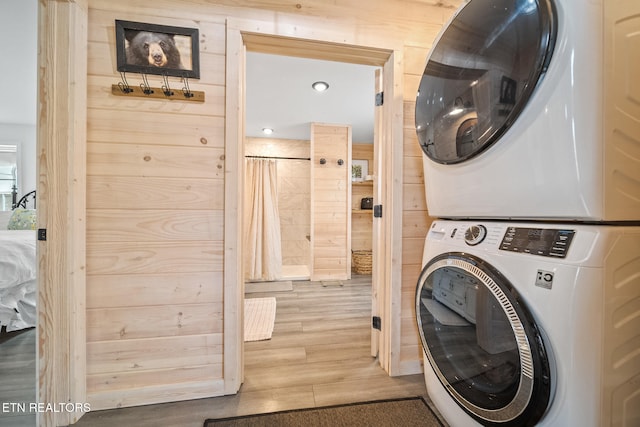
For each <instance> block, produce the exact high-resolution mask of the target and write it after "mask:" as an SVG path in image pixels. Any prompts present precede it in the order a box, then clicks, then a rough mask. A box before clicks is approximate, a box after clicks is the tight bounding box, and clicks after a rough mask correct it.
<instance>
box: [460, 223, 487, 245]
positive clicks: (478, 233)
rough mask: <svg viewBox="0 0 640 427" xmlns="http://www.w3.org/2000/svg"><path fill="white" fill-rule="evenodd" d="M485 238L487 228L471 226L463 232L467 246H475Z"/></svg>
mask: <svg viewBox="0 0 640 427" xmlns="http://www.w3.org/2000/svg"><path fill="white" fill-rule="evenodd" d="M485 237H487V228H486V227H485V226H484V225H480V224H477V225H472V226H471V227H469V228H467V230H466V231H465V232H464V241H465V243H466V244H467V245H469V246H475V245H477V244H479V243H480V242H482V241H483V240H484V238H485Z"/></svg>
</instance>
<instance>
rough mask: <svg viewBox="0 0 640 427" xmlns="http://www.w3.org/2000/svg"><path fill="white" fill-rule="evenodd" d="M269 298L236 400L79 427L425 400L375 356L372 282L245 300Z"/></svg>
mask: <svg viewBox="0 0 640 427" xmlns="http://www.w3.org/2000/svg"><path fill="white" fill-rule="evenodd" d="M263 296H275V297H276V300H277V309H276V321H275V328H274V332H273V337H272V339H271V340H268V341H258V342H248V343H245V353H244V357H245V376H244V383H243V385H242V387H241V388H240V391H239V392H238V394H236V395H232V396H223V397H215V398H209V399H198V400H189V401H184V402H173V403H165V404H158V405H148V406H140V407H133V408H122V409H114V410H106V411H95V412H90V413H88V414H86V415H85V416H84V417H82V418H81V419H80V421H79V422H78V423H76V424H75V425H76V426H80V427H82V426H91V427H102V426H104V427H106V426H108V427H112V426H134V425H135V426H137V427H146V426H149V427H151V426H153V427H157V426H163V427H164V426H180V427H191V426H193V427H196V426H198V427H201V426H202V424H203V421H204V420H205V419H206V418H222V417H230V416H236V415H246V414H256V413H265V412H274V411H280V410H286V409H297V408H308V407H319V406H326V405H334V404H342V403H352V402H360V401H368V400H377V399H387V398H396V397H407V396H418V395H420V396H425V397H426V389H425V385H424V377H423V375H421V374H420V375H409V376H403V377H393V378H392V377H389V376H388V375H387V374H386V373H385V372H384V370H382V368H380V366H379V365H378V361H377V360H376V359H374V358H372V357H371V356H370V354H369V353H370V327H369V325H370V322H371V278H370V276H354V278H353V279H352V280H350V281H344V282H343V283H342V284H341V285H340V284H338V283H329V284H325V285H323V284H322V283H320V282H294V283H293V291H288V292H272V293H251V294H250V295H248V296H247V297H250V298H259V297H263ZM33 340H34V341H35V335H33ZM34 345H35V344H34ZM34 372H35V370H34ZM3 378H4V377H3ZM0 390H2V389H0ZM2 400H4V399H2ZM1 425H3V424H2V419H0V426H1ZM7 425H12V426H13V425H14V424H7ZM16 425H32V424H16Z"/></svg>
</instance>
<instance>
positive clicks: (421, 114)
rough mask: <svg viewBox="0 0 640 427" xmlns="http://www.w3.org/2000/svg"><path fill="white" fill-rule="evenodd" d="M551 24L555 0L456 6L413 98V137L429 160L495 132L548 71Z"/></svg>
mask: <svg viewBox="0 0 640 427" xmlns="http://www.w3.org/2000/svg"><path fill="white" fill-rule="evenodd" d="M556 27H557V25H556V14H555V9H554V7H553V3H552V0H471V1H469V3H467V5H466V6H464V7H463V8H462V9H461V10H460V11H459V13H458V14H457V15H456V16H455V18H454V19H453V20H452V21H451V23H450V24H449V25H448V26H447V28H446V29H445V30H444V31H443V33H442V34H441V36H440V39H439V40H438V42H437V43H436V45H435V46H434V47H433V49H432V51H431V54H430V56H429V60H428V61H427V66H426V68H425V70H424V75H423V76H422V80H421V81H420V87H419V90H418V96H417V98H416V112H415V120H416V131H417V133H418V140H419V142H420V146H421V147H422V150H423V151H424V152H425V153H426V155H427V156H428V157H429V158H430V159H431V160H433V161H435V162H438V163H443V164H450V163H459V162H462V161H465V160H467V159H470V158H472V157H474V156H476V155H478V154H479V153H481V152H482V151H484V150H486V149H487V148H489V147H490V146H491V145H492V144H494V143H495V142H496V141H497V140H498V139H500V137H501V136H502V135H503V134H504V133H505V132H506V131H507V129H509V127H510V126H511V124H512V123H513V122H514V121H515V120H516V119H517V117H518V115H519V114H520V112H521V111H522V110H523V108H524V107H525V105H526V103H527V102H528V100H529V98H530V97H531V95H532V94H533V91H534V89H535V87H536V85H537V84H538V83H539V82H540V81H541V79H542V77H543V75H544V73H545V72H546V69H547V67H548V64H549V61H550V60H551V55H552V52H553V48H554V44H555V39H556V33H557V29H556ZM461 134H462V135H464V137H463V138H460V135H461Z"/></svg>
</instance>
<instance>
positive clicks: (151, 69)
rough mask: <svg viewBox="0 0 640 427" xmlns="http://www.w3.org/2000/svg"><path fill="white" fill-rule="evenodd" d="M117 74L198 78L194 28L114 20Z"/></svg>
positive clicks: (195, 32) (198, 66) (196, 32)
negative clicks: (118, 72) (119, 72)
mask: <svg viewBox="0 0 640 427" xmlns="http://www.w3.org/2000/svg"><path fill="white" fill-rule="evenodd" d="M115 28H116V57H117V70H118V71H121V72H130V73H141V74H158V75H166V76H174V77H188V78H194V79H199V78H200V54H199V53H200V51H199V33H198V29H197V28H183V27H173V26H168V25H156V24H147V23H143V22H132V21H122V20H118V19H116V24H115Z"/></svg>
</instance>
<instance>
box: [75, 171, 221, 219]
mask: <svg viewBox="0 0 640 427" xmlns="http://www.w3.org/2000/svg"><path fill="white" fill-rule="evenodd" d="M223 192H224V181H223V180H222V179H201V178H182V179H181V178H177V177H169V178H162V177H149V176H137V177H136V176H126V177H120V176H100V175H98V176H89V177H87V204H88V205H90V206H91V207H92V208H93V209H128V208H132V207H134V206H135V207H136V208H139V209H177V208H179V209H180V210H181V211H185V210H192V209H205V210H219V209H223V208H224V202H223V200H221V199H220V198H219V197H211V195H212V194H221V193H223Z"/></svg>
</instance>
